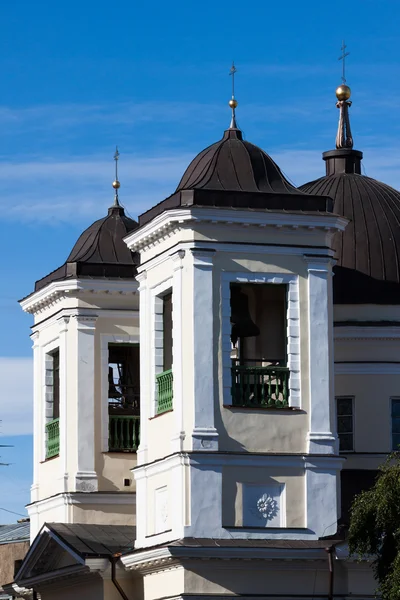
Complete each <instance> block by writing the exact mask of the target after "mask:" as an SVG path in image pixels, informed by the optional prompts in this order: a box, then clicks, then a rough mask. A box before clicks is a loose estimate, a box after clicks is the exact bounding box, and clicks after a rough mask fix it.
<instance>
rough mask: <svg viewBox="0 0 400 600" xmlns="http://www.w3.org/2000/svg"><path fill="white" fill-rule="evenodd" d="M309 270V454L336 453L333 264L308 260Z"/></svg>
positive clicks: (324, 260) (310, 258) (318, 259)
mask: <svg viewBox="0 0 400 600" xmlns="http://www.w3.org/2000/svg"><path fill="white" fill-rule="evenodd" d="M305 260H306V262H307V271H308V327H309V365H310V368H309V382H310V408H309V415H310V421H309V431H308V434H307V442H308V452H309V453H311V454H313V453H316V454H335V453H336V451H337V448H336V447H337V438H336V436H335V435H334V433H332V431H334V430H335V428H334V426H333V423H332V418H333V414H332V412H333V411H332V410H331V404H332V402H333V372H334V371H333V314H332V313H333V310H332V264H331V263H332V261H331V259H330V258H328V257H326V258H325V257H320V258H317V257H305Z"/></svg>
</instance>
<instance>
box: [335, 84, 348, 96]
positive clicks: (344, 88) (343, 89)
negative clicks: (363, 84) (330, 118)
mask: <svg viewBox="0 0 400 600" xmlns="http://www.w3.org/2000/svg"><path fill="white" fill-rule="evenodd" d="M350 96H351V89H350V88H349V86H348V85H346V84H344V83H342V85H339V87H338V88H337V90H336V98H337V99H338V100H348V99H349V98H350Z"/></svg>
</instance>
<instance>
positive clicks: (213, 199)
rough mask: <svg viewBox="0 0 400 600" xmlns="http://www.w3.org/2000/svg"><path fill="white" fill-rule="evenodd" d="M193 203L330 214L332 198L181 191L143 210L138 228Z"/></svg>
mask: <svg viewBox="0 0 400 600" xmlns="http://www.w3.org/2000/svg"><path fill="white" fill-rule="evenodd" d="M192 206H198V207H213V208H235V209H244V210H246V209H252V210H265V209H267V210H275V211H279V210H282V211H301V212H318V213H320V212H324V213H326V212H329V213H331V212H332V211H333V200H332V199H331V198H330V197H329V196H311V195H308V194H304V193H302V192H299V193H298V194H293V193H290V194H289V193H288V194H283V193H273V194H272V193H266V192H239V191H227V190H224V191H221V190H208V189H194V190H180V191H179V192H176V193H175V194H172V196H169V197H168V198H166V199H165V200H163V201H162V202H160V203H159V204H156V206H153V207H152V208H150V209H149V210H148V211H146V212H145V213H142V214H141V215H140V216H139V227H143V225H146V224H147V223H149V222H150V221H152V220H153V219H154V218H155V217H157V216H158V215H160V214H161V213H163V212H164V211H166V210H171V209H174V208H184V207H192Z"/></svg>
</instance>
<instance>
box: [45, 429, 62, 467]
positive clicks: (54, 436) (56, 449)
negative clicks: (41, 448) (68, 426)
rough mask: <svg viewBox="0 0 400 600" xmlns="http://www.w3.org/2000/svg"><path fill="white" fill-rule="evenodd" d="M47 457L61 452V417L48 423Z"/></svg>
mask: <svg viewBox="0 0 400 600" xmlns="http://www.w3.org/2000/svg"><path fill="white" fill-rule="evenodd" d="M46 434H47V440H46V458H52V457H53V456H57V455H58V454H59V453H60V419H53V420H52V421H49V422H48V423H46Z"/></svg>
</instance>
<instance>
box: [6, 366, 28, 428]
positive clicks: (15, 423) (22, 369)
mask: <svg viewBox="0 0 400 600" xmlns="http://www.w3.org/2000/svg"><path fill="white" fill-rule="evenodd" d="M32 377H33V375H32V359H31V358H20V357H18V358H17V357H16V358H9V357H0V381H1V392H0V419H1V426H0V432H1V433H2V434H3V435H7V436H13V435H27V434H30V433H32V429H33V426H32V406H33V392H32V388H33V385H32V381H33V379H32Z"/></svg>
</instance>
